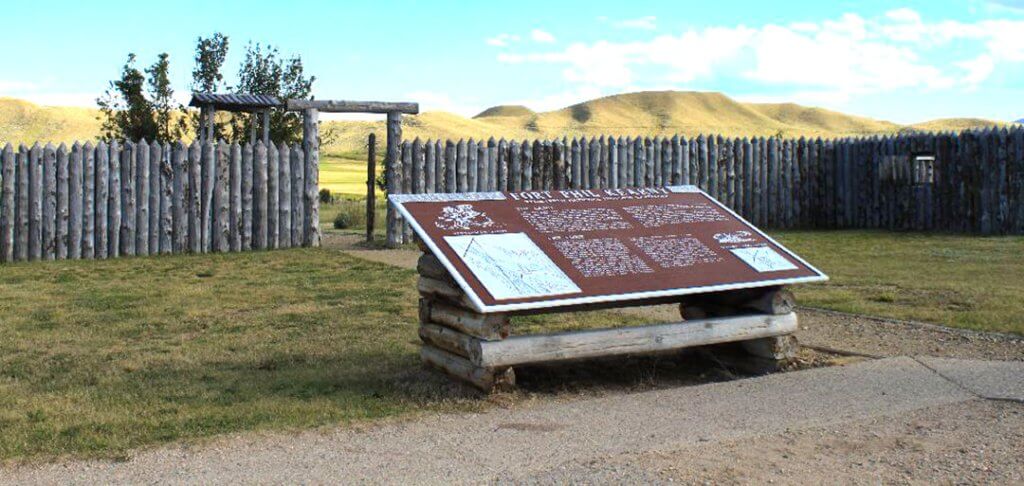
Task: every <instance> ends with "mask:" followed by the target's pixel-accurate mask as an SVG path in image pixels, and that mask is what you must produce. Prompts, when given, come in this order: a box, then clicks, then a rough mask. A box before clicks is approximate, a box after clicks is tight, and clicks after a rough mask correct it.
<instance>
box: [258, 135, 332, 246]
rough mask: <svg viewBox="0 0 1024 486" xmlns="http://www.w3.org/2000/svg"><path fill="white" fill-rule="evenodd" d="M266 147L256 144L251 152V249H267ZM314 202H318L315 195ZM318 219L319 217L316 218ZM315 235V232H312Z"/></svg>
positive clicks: (318, 196) (261, 143)
mask: <svg viewBox="0 0 1024 486" xmlns="http://www.w3.org/2000/svg"><path fill="white" fill-rule="evenodd" d="M267 179H268V178H267V147H266V146H265V145H263V142H262V141H261V142H257V143H256V150H255V151H254V152H253V189H252V190H253V200H254V201H253V225H252V232H253V248H256V249H258V250H266V249H267V234H268V231H267V208H268V201H267ZM316 200H317V201H318V202H319V201H320V195H319V194H317V196H316ZM317 217H319V216H317ZM314 233H315V232H314Z"/></svg>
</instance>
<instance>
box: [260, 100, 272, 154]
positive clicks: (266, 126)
mask: <svg viewBox="0 0 1024 486" xmlns="http://www.w3.org/2000/svg"><path fill="white" fill-rule="evenodd" d="M260 118H262V120H263V137H262V138H263V146H264V147H267V148H268V149H272V148H273V147H271V145H270V108H265V109H263V111H261V112H260Z"/></svg>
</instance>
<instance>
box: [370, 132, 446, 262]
mask: <svg viewBox="0 0 1024 486" xmlns="http://www.w3.org/2000/svg"><path fill="white" fill-rule="evenodd" d="M366 148H367V156H366V241H367V242H373V231H374V226H375V224H376V217H377V180H376V178H377V135H376V134H373V133H371V134H370V136H369V138H368V139H367V142H366ZM433 151H434V149H433V146H431V147H430V152H431V154H433ZM432 162H433V161H432ZM431 174H433V171H431ZM433 182H434V181H431V183H432V184H433Z"/></svg>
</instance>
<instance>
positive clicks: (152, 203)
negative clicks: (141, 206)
mask: <svg viewBox="0 0 1024 486" xmlns="http://www.w3.org/2000/svg"><path fill="white" fill-rule="evenodd" d="M163 152H164V150H163V145H162V144H160V143H159V142H157V141H156V140H154V141H153V143H151V144H150V145H149V235H148V237H149V253H150V254H151V255H156V254H158V253H160V200H161V195H160V191H161V190H162V189H161V187H160V177H161V176H160V168H161V165H162V164H163V159H164V154H163Z"/></svg>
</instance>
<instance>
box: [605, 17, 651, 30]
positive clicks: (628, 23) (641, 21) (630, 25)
mask: <svg viewBox="0 0 1024 486" xmlns="http://www.w3.org/2000/svg"><path fill="white" fill-rule="evenodd" d="M657 20H658V18H657V17H655V16H653V15H647V16H644V17H638V18H635V19H626V20H620V21H617V22H614V25H615V26H616V27H619V28H622V29H641V30H655V29H657V28H658V25H657V24H656V21H657Z"/></svg>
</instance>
